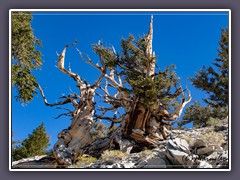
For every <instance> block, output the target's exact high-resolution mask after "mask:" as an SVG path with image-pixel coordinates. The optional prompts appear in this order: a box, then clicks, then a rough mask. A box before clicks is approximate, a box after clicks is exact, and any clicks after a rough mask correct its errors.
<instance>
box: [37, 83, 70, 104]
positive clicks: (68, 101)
mask: <svg viewBox="0 0 240 180" xmlns="http://www.w3.org/2000/svg"><path fill="white" fill-rule="evenodd" d="M38 89H39V90H40V93H41V96H42V98H43V101H44V103H45V104H46V105H47V106H50V107H53V106H58V105H63V104H67V103H71V98H69V97H68V98H66V99H65V100H64V101H59V102H57V103H53V104H50V103H48V101H47V99H46V97H45V95H44V92H43V90H42V88H41V86H40V85H39V84H38Z"/></svg>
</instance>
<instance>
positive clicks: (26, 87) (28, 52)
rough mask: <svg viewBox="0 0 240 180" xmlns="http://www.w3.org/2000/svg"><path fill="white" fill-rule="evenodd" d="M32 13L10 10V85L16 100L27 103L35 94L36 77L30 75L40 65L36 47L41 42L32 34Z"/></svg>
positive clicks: (39, 45)
mask: <svg viewBox="0 0 240 180" xmlns="http://www.w3.org/2000/svg"><path fill="white" fill-rule="evenodd" d="M32 19H33V17H32V14H31V13H30V12H12V19H11V20H12V21H11V25H12V29H11V33H12V37H11V56H12V57H11V58H12V86H13V87H16V89H17V93H18V94H17V96H16V97H15V98H16V100H17V101H20V102H21V103H27V102H29V101H31V100H32V99H33V96H34V95H36V94H37V93H36V87H37V82H36V77H35V76H33V75H32V71H33V70H34V69H37V68H39V67H40V66H41V65H42V59H41V53H40V51H39V50H38V47H41V42H40V40H39V39H37V38H36V37H35V36H34V33H33V29H32V27H31V22H32Z"/></svg>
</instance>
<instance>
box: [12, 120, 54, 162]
mask: <svg viewBox="0 0 240 180" xmlns="http://www.w3.org/2000/svg"><path fill="white" fill-rule="evenodd" d="M49 145H50V144H49V135H48V134H47V133H46V130H45V127H44V123H42V124H41V125H40V126H38V127H37V128H36V129H35V130H33V133H32V134H29V135H28V138H26V139H25V140H23V141H22V143H21V145H20V146H18V147H16V148H15V149H13V150H12V156H13V160H14V161H16V160H19V159H22V158H27V157H32V156H37V155H44V154H46V153H47V150H46V149H47V147H48V146H49Z"/></svg>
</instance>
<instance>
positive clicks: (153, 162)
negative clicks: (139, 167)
mask: <svg viewBox="0 0 240 180" xmlns="http://www.w3.org/2000/svg"><path fill="white" fill-rule="evenodd" d="M143 168H167V166H166V162H165V161H164V160H163V159H162V158H152V159H149V160H148V161H147V164H146V165H144V166H143Z"/></svg>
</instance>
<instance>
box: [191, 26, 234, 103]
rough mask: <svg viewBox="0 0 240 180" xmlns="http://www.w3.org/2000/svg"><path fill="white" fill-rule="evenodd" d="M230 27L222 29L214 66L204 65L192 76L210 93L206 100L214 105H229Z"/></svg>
mask: <svg viewBox="0 0 240 180" xmlns="http://www.w3.org/2000/svg"><path fill="white" fill-rule="evenodd" d="M228 42H229V37H228V29H222V31H221V39H220V41H219V50H218V58H216V59H215V61H214V62H213V66H210V67H208V68H207V67H205V66H204V67H203V68H202V70H201V71H199V72H197V74H196V75H195V77H194V78H190V80H191V81H192V83H193V85H194V86H195V87H196V88H199V89H202V90H204V91H206V92H207V94H208V95H209V97H208V98H206V99H204V101H205V102H206V103H207V104H209V105H211V106H214V107H217V106H221V107H228V99H229V98H228V93H229V91H228V87H229V52H228V50H229V49H228Z"/></svg>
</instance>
